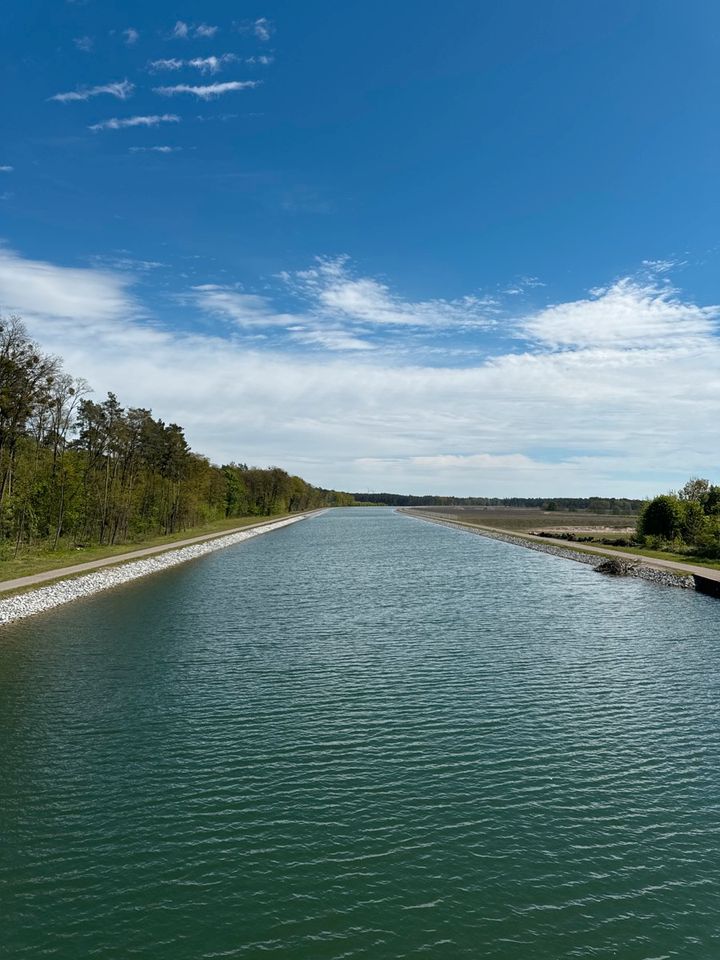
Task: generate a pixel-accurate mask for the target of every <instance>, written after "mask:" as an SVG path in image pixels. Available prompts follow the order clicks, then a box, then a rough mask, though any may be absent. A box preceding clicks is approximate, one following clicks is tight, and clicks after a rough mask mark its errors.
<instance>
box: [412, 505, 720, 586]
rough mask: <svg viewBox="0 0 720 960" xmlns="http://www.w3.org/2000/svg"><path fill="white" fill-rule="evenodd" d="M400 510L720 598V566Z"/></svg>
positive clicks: (516, 543) (551, 553) (414, 515)
mask: <svg viewBox="0 0 720 960" xmlns="http://www.w3.org/2000/svg"><path fill="white" fill-rule="evenodd" d="M398 513H401V514H402V515H403V516H409V517H414V518H415V519H417V520H424V521H425V522H426V523H439V524H441V525H443V526H447V527H456V528H459V529H461V530H465V531H467V532H468V533H475V534H478V535H479V536H481V537H488V538H489V539H491V540H501V541H502V542H503V543H512V544H515V545H516V546H518V547H525V549H527V550H536V551H537V552H539V553H547V554H550V556H553V557H562V558H563V559H565V560H575V561H576V562H577V563H586V564H591V565H593V566H597V565H598V564H599V563H601V562H602V560H603V559H604V558H608V557H613V558H618V559H621V560H623V561H625V562H626V563H628V567H627V572H626V574H625V575H626V576H629V577H637V578H638V579H640V580H647V581H649V582H650V583H655V584H657V585H658V586H662V587H679V588H680V589H682V590H697V591H698V592H699V593H704V594H707V595H708V596H711V597H717V598H720V570H711V569H708V568H705V567H700V566H697V565H695V564H690V563H681V562H679V561H678V562H674V561H672V560H660V559H651V558H649V557H644V556H642V555H641V554H637V553H625V552H624V551H620V550H613V549H612V548H606V547H594V546H590V545H589V544H583V545H582V546H577V547H572V548H570V547H568V546H567V545H566V544H565V542H564V541H562V540H554V539H552V538H550V537H537V536H534V535H533V534H527V535H521V534H518V533H512V532H511V531H509V530H498V529H495V528H494V527H481V526H478V525H477V524H474V523H465V522H463V521H462V520H450V519H448V518H447V517H440V516H438V515H436V514H428V513H424V512H422V511H419V510H413V509H408V508H406V507H400V508H399V509H398Z"/></svg>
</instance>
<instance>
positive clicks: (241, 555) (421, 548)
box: [0, 508, 720, 960]
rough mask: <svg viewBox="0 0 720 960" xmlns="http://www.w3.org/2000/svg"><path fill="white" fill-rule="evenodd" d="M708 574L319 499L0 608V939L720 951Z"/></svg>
mask: <svg viewBox="0 0 720 960" xmlns="http://www.w3.org/2000/svg"><path fill="white" fill-rule="evenodd" d="M719 628H720V603H718V601H717V600H712V599H709V598H706V597H702V596H700V595H697V594H694V593H691V592H685V591H680V590H670V589H661V588H658V587H655V586H653V585H650V584H647V583H644V582H642V581H638V580H619V581H615V580H611V579H608V578H604V577H602V576H600V575H599V574H596V573H594V571H593V570H592V569H591V568H589V567H587V566H585V565H583V564H576V563H572V562H570V561H565V560H560V559H556V558H554V557H548V556H546V555H543V554H539V553H534V552H531V551H526V550H523V549H521V548H518V547H515V546H512V545H509V544H505V543H500V542H497V541H492V540H487V539H484V538H482V537H478V536H475V535H472V534H468V533H464V532H461V531H458V530H453V529H448V528H446V527H442V526H437V525H434V524H428V523H424V522H422V521H419V520H415V519H410V518H407V517H403V516H400V515H398V514H396V513H393V512H392V511H390V510H387V509H377V508H367V509H365V508H358V509H345V510H335V511H331V512H328V513H325V514H324V515H322V516H319V517H316V518H314V519H311V520H307V521H303V522H301V523H298V524H295V525H293V526H291V527H288V528H285V529H282V530H278V531H277V532H275V533H271V534H268V535H266V536H263V537H258V538H257V539H254V540H251V541H249V542H247V543H244V544H241V545H239V546H237V547H233V548H230V549H227V550H224V551H220V552H218V553H215V554H212V555H210V556H208V557H205V558H203V559H202V560H198V561H196V562H193V563H189V564H187V565H185V566H182V567H179V568H176V569H175V570H172V571H168V572H166V573H163V574H159V575H156V576H154V577H150V578H147V579H146V580H143V581H141V582H139V583H136V584H133V585H129V586H126V587H123V588H119V589H117V590H114V591H111V592H109V593H106V594H104V595H98V596H97V597H95V598H93V599H91V600H85V601H81V602H78V603H76V604H74V605H70V606H68V607H66V608H62V609H59V610H56V611H55V612H53V613H50V614H46V615H43V616H40V617H36V618H34V619H31V620H27V621H24V622H21V623H17V624H15V625H12V626H8V627H4V628H2V630H1V631H0V956H2V957H8V958H13V960H16V958H17V960H22V958H33V960H37V958H46V957H47V958H68V960H81V958H82V960H85V958H102V960H105V958H107V960H115V958H130V957H141V958H152V960H184V958H188V960H190V958H192V960H200V958H202V960H211V958H212V960H216V958H235V957H238V958H256V957H268V956H270V957H272V956H275V957H278V958H283V960H300V958H303V960H304V958H308V960H346V958H354V957H357V958H373V960H383V958H404V957H426V958H431V960H435V958H438V960H444V958H448V960H450V958H482V960H525V958H532V960H565V958H567V960H579V958H587V960H605V958H607V960H610V958H619V960H651V958H652V960H660V958H675V957H682V958H692V960H705V958H708V960H711V958H717V957H718V956H720V629H719Z"/></svg>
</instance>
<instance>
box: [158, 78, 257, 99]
mask: <svg viewBox="0 0 720 960" xmlns="http://www.w3.org/2000/svg"><path fill="white" fill-rule="evenodd" d="M260 82H261V81H260V80H229V81H227V82H226V83H210V84H206V85H202V86H195V85H193V84H190V83H178V84H175V85H174V86H172V87H153V92H154V93H159V94H160V96H162V97H175V96H178V95H180V94H190V95H191V96H193V97H197V98H198V100H214V99H215V98H216V97H222V96H223V95H224V94H226V93H233V92H236V91H239V90H252V89H253V88H254V87H258V86H259V85H260Z"/></svg>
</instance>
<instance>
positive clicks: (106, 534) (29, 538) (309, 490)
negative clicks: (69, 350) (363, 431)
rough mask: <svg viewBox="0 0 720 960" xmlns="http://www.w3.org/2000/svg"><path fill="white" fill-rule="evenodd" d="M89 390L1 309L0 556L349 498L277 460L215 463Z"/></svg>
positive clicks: (173, 433) (145, 413)
mask: <svg viewBox="0 0 720 960" xmlns="http://www.w3.org/2000/svg"><path fill="white" fill-rule="evenodd" d="M88 393H89V390H88V387H87V384H85V383H84V382H83V381H80V380H73V379H72V378H71V377H69V376H67V375H66V374H64V373H63V372H62V369H61V366H60V362H59V361H58V360H56V359H53V358H49V357H44V356H43V355H42V353H41V351H40V350H39V348H38V347H37V345H36V344H34V343H33V342H32V341H31V340H30V339H29V337H28V335H27V332H26V330H25V328H24V327H23V325H22V323H21V322H20V321H19V320H18V319H16V318H14V319H11V320H9V321H3V320H2V319H1V318H0V558H2V557H10V556H17V554H18V552H19V551H20V550H21V549H23V548H24V547H26V546H28V545H30V544H33V545H35V544H38V543H44V544H47V545H50V546H54V547H57V546H58V545H59V544H60V543H61V542H62V543H63V544H74V545H78V546H86V545H90V544H101V545H108V544H115V543H122V542H126V541H128V540H139V539H143V538H148V537H151V536H154V535H158V534H174V533H176V532H178V531H182V530H185V529H188V528H190V527H195V526H199V525H201V524H207V523H211V522H213V521H216V520H221V519H224V518H233V517H241V516H252V515H258V516H267V515H272V514H284V513H292V512H294V511H302V510H308V509H312V508H314V507H321V506H330V505H334V504H336V503H340V502H342V501H343V498H344V497H347V498H348V500H349V501H350V502H352V497H348V495H346V494H340V493H337V492H335V491H328V490H320V489H318V488H316V487H313V486H311V485H310V484H308V483H306V482H305V481H304V480H302V479H301V478H300V477H292V476H290V475H289V474H288V473H286V472H285V471H284V470H282V469H281V468H280V467H270V468H269V469H259V468H255V467H248V466H247V465H245V464H235V463H231V464H229V465H227V466H223V467H217V466H214V465H213V464H211V463H210V462H209V461H208V460H207V459H206V458H205V457H202V456H200V455H198V454H196V453H193V451H192V450H191V449H190V447H189V445H188V443H187V440H186V438H185V434H184V431H183V428H182V427H181V426H178V424H175V423H170V424H165V423H163V421H162V420H156V419H154V418H153V416H152V414H151V411H150V410H146V409H144V408H133V407H131V408H129V409H125V408H123V407H122V406H121V404H120V402H119V400H118V398H117V397H116V396H115V395H114V394H112V393H110V394H108V396H107V398H106V399H105V400H104V401H102V402H101V403H96V402H94V401H92V400H89V399H88V398H87V394H88Z"/></svg>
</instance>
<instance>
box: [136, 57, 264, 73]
mask: <svg viewBox="0 0 720 960" xmlns="http://www.w3.org/2000/svg"><path fill="white" fill-rule="evenodd" d="M240 62H246V63H249V62H250V60H249V59H248V60H245V61H242V58H241V57H238V56H237V54H234V53H222V54H220V55H219V56H209V57H193V58H192V59H191V60H180V59H178V58H177V57H170V58H168V59H164V60H151V61H150V63H149V64H148V69H149V70H150V71H151V72H152V73H159V72H161V71H163V70H168V71H176V70H181V69H182V68H183V67H192V68H193V69H194V70H199V71H200V73H219V72H220V71H221V70H222V69H223V68H224V67H226V66H227V65H228V64H231V63H240Z"/></svg>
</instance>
